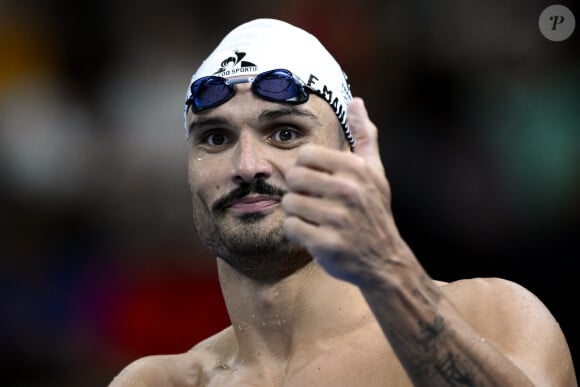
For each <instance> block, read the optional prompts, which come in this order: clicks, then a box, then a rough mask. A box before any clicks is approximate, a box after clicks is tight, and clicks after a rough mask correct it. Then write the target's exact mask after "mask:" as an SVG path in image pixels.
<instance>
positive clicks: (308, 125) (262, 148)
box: [187, 84, 348, 280]
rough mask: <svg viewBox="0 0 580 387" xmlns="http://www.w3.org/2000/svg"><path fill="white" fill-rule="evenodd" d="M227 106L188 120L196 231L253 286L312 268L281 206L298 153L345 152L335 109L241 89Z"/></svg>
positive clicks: (312, 100)
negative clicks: (311, 149) (290, 234)
mask: <svg viewBox="0 0 580 387" xmlns="http://www.w3.org/2000/svg"><path fill="white" fill-rule="evenodd" d="M236 87H237V92H236V94H235V95H234V97H233V98H232V99H230V100H229V101H227V102H226V103H224V104H222V105H220V106H218V107H216V108H213V109H210V110H207V111H205V112H202V113H200V114H193V113H192V112H191V111H190V112H189V113H188V118H187V119H188V127H189V128H190V136H189V183H190V186H191V191H192V194H193V218H194V226H195V228H196V231H197V233H198V235H199V237H200V239H201V241H202V242H203V243H204V244H205V245H206V246H207V247H208V249H209V250H210V251H211V252H212V253H213V254H214V255H216V256H218V257H220V258H222V259H224V260H225V261H226V262H228V263H229V264H230V265H231V266H233V267H234V268H236V269H237V270H238V271H240V272H242V273H243V274H245V275H247V276H249V277H250V278H253V279H256V280H276V279H279V278H283V277H285V276H286V275H288V274H290V273H292V272H294V271H295V270H297V269H298V268H300V267H302V266H304V265H305V264H306V263H307V262H309V261H310V259H311V258H310V257H309V255H308V254H307V252H306V251H305V250H304V249H303V248H302V247H301V246H300V245H298V244H297V243H295V242H290V241H288V240H287V239H286V237H285V235H284V231H283V228H282V220H283V217H284V213H283V211H282V208H281V205H280V201H281V198H282V196H283V195H284V193H285V192H286V184H285V179H284V176H285V174H286V172H287V171H288V170H289V169H290V168H291V167H292V166H293V165H294V161H295V159H296V155H297V152H298V150H299V149H300V147H302V146H304V145H306V144H319V145H325V146H328V147H332V148H339V147H341V146H343V147H344V148H345V149H348V145H346V146H345V142H344V141H343V139H342V133H341V132H340V131H339V129H338V128H339V124H338V121H337V119H336V116H335V115H334V113H333V111H332V109H331V107H330V106H329V105H328V103H326V102H325V101H324V100H322V99H321V98H319V97H317V96H315V95H311V96H310V98H309V100H308V101H307V102H306V103H304V104H300V105H290V104H283V103H274V102H269V101H265V100H263V99H260V98H258V97H256V96H255V95H254V94H253V93H252V92H251V90H250V86H249V84H238V85H237V86H236Z"/></svg>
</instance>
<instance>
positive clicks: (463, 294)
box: [440, 278, 576, 386]
mask: <svg viewBox="0 0 580 387" xmlns="http://www.w3.org/2000/svg"><path fill="white" fill-rule="evenodd" d="M440 285H441V286H440V289H441V290H442V291H443V292H444V293H445V294H446V295H447V297H448V298H449V299H450V300H451V302H452V303H453V304H454V305H455V306H456V307H457V309H458V310H459V312H460V313H461V314H462V315H463V317H464V318H465V319H466V320H467V321H469V322H470V323H471V325H472V326H473V327H474V328H475V329H476V330H477V331H478V332H479V333H480V334H481V336H482V340H489V341H490V342H491V343H492V344H493V345H495V346H496V347H497V348H498V349H500V350H502V352H504V353H506V354H507V356H508V357H510V358H511V359H512V360H513V361H514V362H515V363H517V364H518V365H519V366H520V367H521V368H522V369H525V370H526V371H527V372H529V374H536V377H537V379H536V380H542V379H544V377H542V375H550V379H551V380H552V382H553V381H557V382H558V383H556V384H557V385H562V386H568V385H570V386H572V385H576V378H575V373H574V366H573V362H572V358H571V354H570V350H569V347H568V343H567V341H566V338H565V336H564V333H563V332H562V329H561V327H560V325H559V324H558V321H557V320H556V319H555V317H554V316H553V314H552V313H551V312H550V310H549V309H548V307H547V306H546V305H545V304H544V303H543V302H542V301H541V300H540V299H539V298H538V297H537V296H536V295H535V294H533V293H532V292H530V291H529V290H528V289H526V288H525V287H523V286H521V285H519V284H517V283H515V282H512V281H509V280H505V279H501V278H473V279H466V280H460V281H455V282H451V283H447V284H440ZM546 382H547V381H546ZM549 384H550V383H546V385H549Z"/></svg>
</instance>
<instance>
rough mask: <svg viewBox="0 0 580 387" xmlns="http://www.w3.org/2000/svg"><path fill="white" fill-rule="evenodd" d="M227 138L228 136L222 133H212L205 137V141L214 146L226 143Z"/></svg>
mask: <svg viewBox="0 0 580 387" xmlns="http://www.w3.org/2000/svg"><path fill="white" fill-rule="evenodd" d="M227 140H228V139H227V137H226V136H225V135H223V134H222V133H211V134H208V135H207V136H206V137H205V143H206V144H208V145H213V146H219V145H224V144H225V143H226V142H227Z"/></svg>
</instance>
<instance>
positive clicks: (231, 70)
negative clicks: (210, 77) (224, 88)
mask: <svg viewBox="0 0 580 387" xmlns="http://www.w3.org/2000/svg"><path fill="white" fill-rule="evenodd" d="M245 56H246V53H245V52H241V51H235V52H234V56H230V57H227V58H226V59H224V60H223V61H222V63H221V64H220V68H219V69H218V70H217V71H216V72H215V73H214V75H219V76H221V77H226V76H228V75H235V74H237V73H249V72H254V71H256V70H257V69H258V66H256V65H255V64H254V63H252V62H248V61H246V60H242V59H244V57H245Z"/></svg>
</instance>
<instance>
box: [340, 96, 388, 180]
mask: <svg viewBox="0 0 580 387" xmlns="http://www.w3.org/2000/svg"><path fill="white" fill-rule="evenodd" d="M348 126H349V129H350V131H351V133H352V135H353V137H354V138H355V140H356V144H355V148H354V153H355V154H356V155H358V156H360V157H362V158H364V159H365V160H366V161H368V162H370V163H371V164H373V165H377V164H378V165H380V168H381V169H382V162H381V156H380V153H379V144H378V130H377V127H376V126H375V124H373V123H372V121H371V120H370V119H369V116H368V113H367V109H366V108H365V104H364V101H363V100H362V98H359V97H354V98H353V99H352V100H351V101H350V102H349V104H348Z"/></svg>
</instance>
